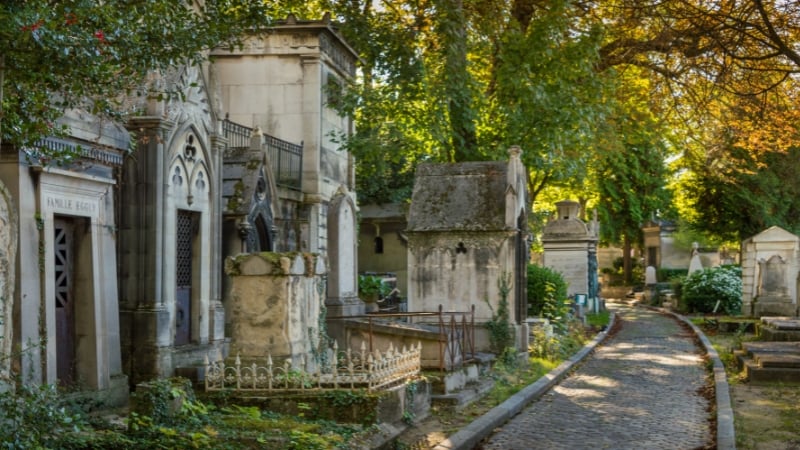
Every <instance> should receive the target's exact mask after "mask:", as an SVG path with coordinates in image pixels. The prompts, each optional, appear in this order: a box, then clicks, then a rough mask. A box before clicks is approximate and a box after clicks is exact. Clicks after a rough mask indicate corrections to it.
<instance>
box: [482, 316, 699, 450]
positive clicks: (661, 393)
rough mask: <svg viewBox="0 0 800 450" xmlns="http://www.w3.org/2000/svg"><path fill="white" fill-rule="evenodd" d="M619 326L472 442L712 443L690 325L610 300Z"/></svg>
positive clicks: (545, 445)
mask: <svg viewBox="0 0 800 450" xmlns="http://www.w3.org/2000/svg"><path fill="white" fill-rule="evenodd" d="M608 307H609V309H611V310H613V311H614V312H615V313H616V314H617V320H618V321H621V322H620V325H621V328H619V329H618V331H617V332H616V333H614V334H613V335H612V336H610V337H609V338H608V339H607V340H606V341H605V342H604V343H603V344H601V345H600V346H598V347H597V349H596V351H595V352H594V353H593V354H592V355H590V356H588V357H587V359H586V360H585V361H584V362H583V363H582V364H580V365H579V366H578V367H577V369H576V370H575V372H574V373H573V374H571V375H570V376H568V377H567V378H565V379H564V380H563V381H561V382H560V383H559V384H558V385H557V386H556V387H555V388H553V389H552V390H551V391H550V392H548V393H547V394H545V395H544V396H542V398H540V399H539V400H538V401H536V402H534V403H532V404H531V405H530V406H528V407H527V408H526V409H525V410H523V411H522V412H521V413H520V414H518V415H517V416H516V417H514V418H513V419H511V420H510V421H509V422H508V423H506V424H505V425H504V426H503V427H501V428H500V429H499V430H498V431H497V432H496V433H494V434H493V435H492V436H490V437H489V438H488V439H487V441H486V442H484V443H483V444H482V445H481V446H479V447H478V448H481V449H483V450H529V449H547V450H550V449H570V450H574V449H593V450H594V449H636V450H642V449H648V450H652V449H670V450H673V449H686V450H688V449H697V448H706V447H707V446H708V448H712V447H713V446H712V445H711V440H712V437H711V432H710V430H711V426H710V424H709V422H708V418H709V415H710V413H709V412H708V411H707V409H708V401H707V400H706V399H705V398H704V397H703V396H702V395H701V394H700V393H699V391H700V390H702V388H703V387H704V386H705V377H706V371H705V369H704V368H703V361H702V358H701V354H700V353H699V350H698V348H697V347H696V346H695V343H694V340H693V335H692V334H691V332H689V331H687V330H684V329H683V328H682V327H681V326H680V325H679V324H678V322H676V321H675V320H674V319H672V318H671V317H669V316H666V315H662V314H659V313H657V312H654V311H650V310H647V309H644V308H634V307H630V306H627V305H623V304H609V305H608Z"/></svg>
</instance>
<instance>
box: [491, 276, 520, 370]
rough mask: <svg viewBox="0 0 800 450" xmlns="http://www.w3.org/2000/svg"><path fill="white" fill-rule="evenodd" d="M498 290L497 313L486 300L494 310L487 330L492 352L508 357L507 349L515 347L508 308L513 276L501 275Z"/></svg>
mask: <svg viewBox="0 0 800 450" xmlns="http://www.w3.org/2000/svg"><path fill="white" fill-rule="evenodd" d="M497 288H498V289H499V291H500V301H499V302H498V303H497V311H495V310H494V308H493V307H492V304H491V302H489V299H486V304H487V305H489V309H491V310H492V319H491V320H489V321H488V322H486V329H487V330H488V331H489V347H490V348H491V349H492V351H493V352H495V353H496V354H497V355H506V354H507V352H506V349H507V348H509V347H511V348H513V347H514V335H513V334H512V333H511V320H509V317H510V311H509V308H508V294H509V293H510V292H511V275H510V274H507V273H505V274H503V275H501V276H500V278H499V279H498V280H497Z"/></svg>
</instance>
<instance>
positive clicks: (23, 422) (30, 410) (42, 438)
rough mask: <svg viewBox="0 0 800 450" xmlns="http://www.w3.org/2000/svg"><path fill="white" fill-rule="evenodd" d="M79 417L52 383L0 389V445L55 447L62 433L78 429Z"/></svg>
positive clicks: (5, 446)
mask: <svg viewBox="0 0 800 450" xmlns="http://www.w3.org/2000/svg"><path fill="white" fill-rule="evenodd" d="M79 419H80V417H79V415H77V414H73V412H71V411H69V410H68V409H67V408H66V407H65V406H64V404H63V402H62V400H61V397H60V396H59V394H58V390H57V389H56V387H55V386H54V385H52V384H46V385H41V386H35V385H22V386H19V387H17V388H16V390H13V391H7V392H2V393H0V423H2V426H0V448H9V449H11V448H13V449H29V448H30V449H34V448H35V449H39V448H57V447H58V445H56V444H57V443H58V442H59V441H60V439H61V437H62V435H63V434H64V433H69V432H73V431H77V430H79V422H80V420H79Z"/></svg>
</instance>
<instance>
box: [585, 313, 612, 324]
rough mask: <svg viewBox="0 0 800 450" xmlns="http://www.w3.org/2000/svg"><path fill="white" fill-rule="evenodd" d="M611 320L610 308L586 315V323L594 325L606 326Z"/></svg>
mask: <svg viewBox="0 0 800 450" xmlns="http://www.w3.org/2000/svg"><path fill="white" fill-rule="evenodd" d="M610 321H611V312H609V311H608V310H605V311H601V312H599V313H590V314H587V315H586V324H587V325H589V326H593V327H606V326H608V323H609V322H610Z"/></svg>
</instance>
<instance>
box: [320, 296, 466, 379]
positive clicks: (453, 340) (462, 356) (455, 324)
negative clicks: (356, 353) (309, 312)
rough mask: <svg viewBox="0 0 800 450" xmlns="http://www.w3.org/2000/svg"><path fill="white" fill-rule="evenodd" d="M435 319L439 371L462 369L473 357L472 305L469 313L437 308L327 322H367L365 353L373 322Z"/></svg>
mask: <svg viewBox="0 0 800 450" xmlns="http://www.w3.org/2000/svg"><path fill="white" fill-rule="evenodd" d="M414 317H435V318H436V324H437V326H438V335H439V336H438V342H439V371H441V372H444V370H445V366H446V362H448V360H449V362H450V365H449V367H451V368H456V367H460V366H462V365H463V364H464V363H466V362H468V361H472V360H473V359H474V357H475V305H472V306H471V307H470V310H469V311H445V310H444V307H443V306H442V305H439V310H438V312H398V313H370V314H364V315H356V316H331V317H328V319H329V320H347V319H367V320H368V324H369V340H368V342H369V350H370V351H372V346H373V320H374V319H390V318H395V319H399V318H414Z"/></svg>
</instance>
